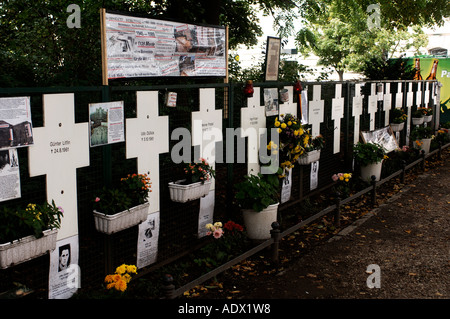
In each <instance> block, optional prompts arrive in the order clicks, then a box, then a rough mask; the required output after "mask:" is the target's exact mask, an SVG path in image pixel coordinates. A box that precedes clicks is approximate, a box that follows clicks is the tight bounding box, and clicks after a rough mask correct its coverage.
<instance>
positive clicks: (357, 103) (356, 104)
mask: <svg viewBox="0 0 450 319" xmlns="http://www.w3.org/2000/svg"><path fill="white" fill-rule="evenodd" d="M363 97H364V96H363V95H361V84H360V83H357V84H355V96H354V97H353V104H352V105H353V107H352V115H353V116H354V117H355V125H354V132H353V144H356V143H358V141H359V128H360V123H361V119H360V116H361V114H362V111H363V108H362V105H363V103H362V102H363Z"/></svg>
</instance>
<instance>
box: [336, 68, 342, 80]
mask: <svg viewBox="0 0 450 319" xmlns="http://www.w3.org/2000/svg"><path fill="white" fill-rule="evenodd" d="M336 72H337V74H338V75H339V81H344V70H336Z"/></svg>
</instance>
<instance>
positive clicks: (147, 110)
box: [126, 91, 169, 213]
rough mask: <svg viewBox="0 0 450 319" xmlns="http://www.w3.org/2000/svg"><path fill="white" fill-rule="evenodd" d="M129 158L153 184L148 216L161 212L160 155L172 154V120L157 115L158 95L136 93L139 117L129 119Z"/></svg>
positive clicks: (127, 150) (127, 127)
mask: <svg viewBox="0 0 450 319" xmlns="http://www.w3.org/2000/svg"><path fill="white" fill-rule="evenodd" d="M126 143H127V144H126V156H127V158H134V157H137V169H138V174H147V175H148V177H150V182H151V183H152V191H151V192H150V193H149V194H148V202H149V203H150V207H149V213H153V212H159V206H160V205H159V200H160V196H159V193H160V192H159V154H161V153H167V152H168V151H169V117H168V116H159V115H158V92H157V91H138V92H136V118H130V119H127V120H126Z"/></svg>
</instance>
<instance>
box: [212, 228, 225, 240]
mask: <svg viewBox="0 0 450 319" xmlns="http://www.w3.org/2000/svg"><path fill="white" fill-rule="evenodd" d="M222 235H223V230H222V228H219V229H216V230H215V231H214V233H213V236H214V238H215V239H219V238H220V237H222Z"/></svg>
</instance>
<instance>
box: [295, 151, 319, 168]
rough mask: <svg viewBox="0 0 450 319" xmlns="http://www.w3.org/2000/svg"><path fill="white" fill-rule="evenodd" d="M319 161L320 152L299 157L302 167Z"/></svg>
mask: <svg viewBox="0 0 450 319" xmlns="http://www.w3.org/2000/svg"><path fill="white" fill-rule="evenodd" d="M319 159H320V150H314V151H311V152H307V153H306V156H301V157H299V158H298V160H297V162H298V163H299V164H300V165H308V164H311V163H313V162H316V161H318V160H319Z"/></svg>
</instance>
